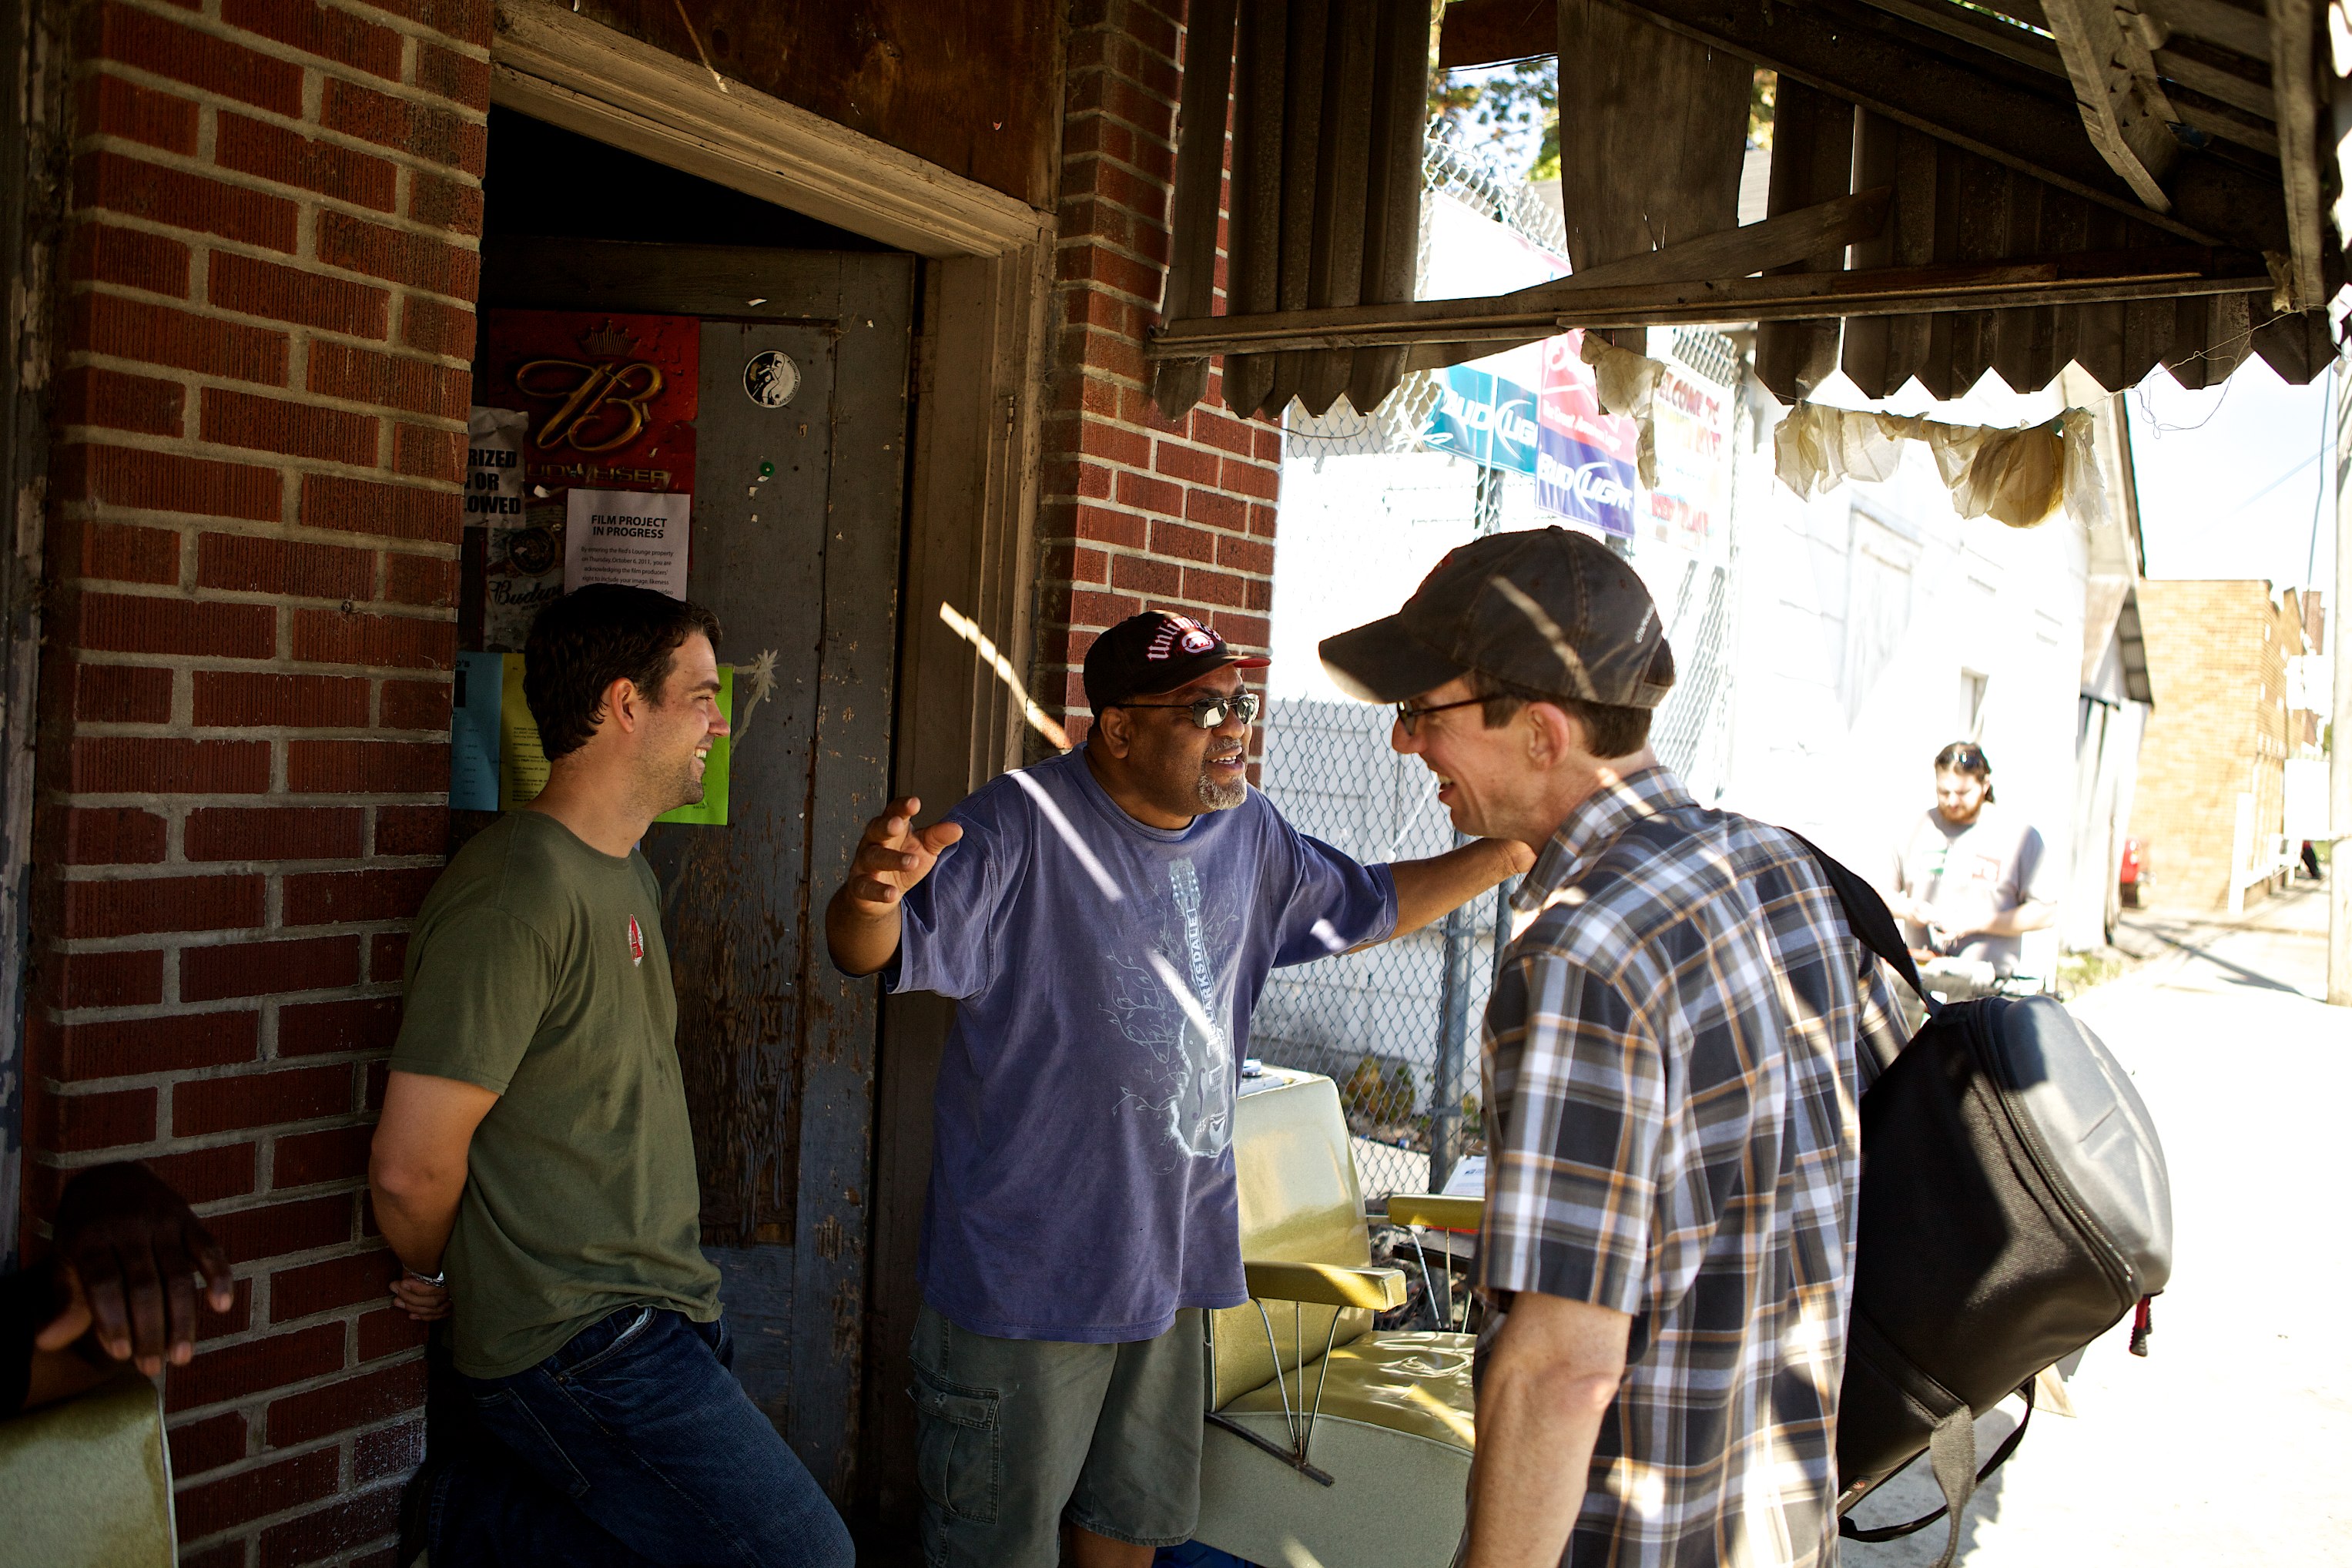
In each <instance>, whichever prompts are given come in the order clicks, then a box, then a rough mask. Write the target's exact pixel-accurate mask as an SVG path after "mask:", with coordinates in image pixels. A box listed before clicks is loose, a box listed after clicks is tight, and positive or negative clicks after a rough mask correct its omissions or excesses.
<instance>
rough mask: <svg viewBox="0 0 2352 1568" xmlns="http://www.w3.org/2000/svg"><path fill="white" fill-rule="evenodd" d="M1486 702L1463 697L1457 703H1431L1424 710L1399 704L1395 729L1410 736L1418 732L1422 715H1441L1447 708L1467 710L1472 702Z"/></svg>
mask: <svg viewBox="0 0 2352 1568" xmlns="http://www.w3.org/2000/svg"><path fill="white" fill-rule="evenodd" d="M1484 701H1486V699H1485V698H1483V697H1465V698H1464V699H1463V700H1461V701H1459V702H1433V703H1432V704H1430V705H1429V706H1428V707H1426V708H1415V707H1414V706H1413V705H1412V703H1410V702H1400V703H1398V704H1397V705H1396V715H1397V720H1396V721H1397V728H1398V729H1400V730H1402V731H1404V732H1405V733H1406V734H1407V735H1412V734H1414V733H1416V732H1417V731H1419V729H1420V727H1421V719H1422V715H1423V714H1424V713H1443V712H1444V711H1445V710H1447V709H1448V708H1467V707H1469V706H1470V705H1471V704H1472V703H1474V702H1484Z"/></svg>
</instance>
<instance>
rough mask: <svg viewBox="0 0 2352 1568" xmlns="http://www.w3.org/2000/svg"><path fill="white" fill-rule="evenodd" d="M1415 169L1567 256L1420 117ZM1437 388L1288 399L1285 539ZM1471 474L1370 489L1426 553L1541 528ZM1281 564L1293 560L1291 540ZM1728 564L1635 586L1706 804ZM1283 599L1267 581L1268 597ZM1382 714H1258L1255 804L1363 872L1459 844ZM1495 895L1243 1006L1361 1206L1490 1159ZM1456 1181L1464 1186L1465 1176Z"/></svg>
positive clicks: (1524, 205) (1500, 918) (1395, 443)
mask: <svg viewBox="0 0 2352 1568" xmlns="http://www.w3.org/2000/svg"><path fill="white" fill-rule="evenodd" d="M1422 171H1423V187H1424V189H1425V190H1426V191H1427V192H1428V193H1430V194H1431V195H1442V196H1446V197H1450V198H1453V199H1455V200H1459V201H1462V202H1464V203H1465V204H1467V205H1470V206H1472V207H1474V208H1475V209H1476V210H1478V211H1479V212H1480V213H1482V214H1484V215H1486V216H1491V217H1493V218H1495V219H1496V221H1497V222H1499V223H1502V224H1504V225H1505V226H1507V227H1509V228H1511V229H1512V230H1514V231H1515V232H1517V234H1518V235H1520V236H1521V237H1524V238H1526V239H1528V240H1529V241H1531V242H1533V243H1535V244H1537V245H1539V246H1542V247H1545V248H1547V249H1549V250H1550V251H1552V252H1553V253H1554V254H1561V255H1564V254H1565V252H1566V238H1565V236H1564V233H1563V231H1562V228H1561V224H1560V217H1559V211H1558V209H1557V208H1556V207H1554V206H1552V205H1549V204H1547V203H1546V202H1545V201H1544V200H1543V199H1542V198H1541V196H1540V195H1539V194H1538V192H1537V191H1536V189H1535V188H1534V187H1532V186H1530V185H1529V184H1527V183H1526V182H1525V181H1524V180H1521V179H1518V178H1517V177H1516V176H1514V175H1511V174H1507V172H1504V171H1500V170H1498V169H1496V167H1495V166H1494V165H1493V164H1492V163H1490V162H1489V161H1488V159H1487V156H1486V154H1485V153H1484V152H1483V150H1482V149H1480V148H1478V147H1475V146H1474V145H1471V144H1469V143H1467V142H1464V141H1463V140H1462V139H1461V138H1460V136H1459V134H1458V132H1456V131H1455V130H1454V127H1453V126H1452V125H1451V124H1450V122H1448V121H1444V120H1442V119H1441V120H1438V121H1433V123H1432V125H1431V127H1430V132H1429V136H1428V139H1427V141H1426V142H1425V143H1424V149H1423V163H1422ZM1427 211H1428V207H1427V205H1426V204H1424V206H1423V228H1422V240H1421V243H1422V256H1421V263H1420V271H1421V275H1422V276H1423V278H1424V279H1426V278H1427V277H1428V276H1429V273H1430V255H1429V247H1430V243H1431V227H1430V225H1429V222H1428V218H1427ZM1661 346H1662V347H1663V346H1664V345H1661ZM1671 352H1672V353H1673V354H1674V356H1675V358H1676V359H1677V360H1679V361H1680V362H1681V363H1683V364H1684V365H1685V367H1686V368H1688V369H1689V370H1691V371H1693V372H1694V373H1696V374H1699V375H1702V376H1705V377H1706V378H1707V379H1708V380H1710V381H1713V382H1716V383H1717V384H1721V385H1725V386H1733V385H1736V384H1738V378H1739V362H1740V356H1739V351H1738V346H1737V345H1736V344H1735V343H1734V342H1732V340H1731V339H1729V338H1727V337H1726V336H1724V335H1723V334H1722V333H1719V332H1715V331H1706V330H1705V329H1696V328H1694V329H1684V330H1681V331H1677V332H1676V333H1675V337H1674V341H1673V344H1672V348H1671ZM1437 395H1438V394H1437V383H1436V378H1435V376H1434V375H1433V374H1432V373H1429V372H1416V373H1414V374H1410V375H1408V376H1406V377H1405V378H1404V381H1403V382H1402V384H1400V385H1399V387H1398V388H1397V390H1396V391H1395V392H1394V393H1392V394H1391V395H1390V396H1389V397H1388V398H1387V399H1386V400H1385V401H1384V402H1383V403H1382V404H1381V407H1380V408H1379V409H1378V410H1377V411H1375V412H1374V413H1373V414H1371V415H1369V416H1367V415H1362V414H1359V413H1357V412H1356V411H1355V410H1353V409H1352V408H1350V407H1349V405H1348V403H1347V401H1346V400H1345V399H1344V398H1343V399H1341V400H1340V401H1339V402H1338V403H1336V404H1334V405H1332V407H1331V410H1330V411H1329V413H1328V414H1327V415H1325V416H1321V417H1319V418H1317V417H1311V416H1307V413H1306V412H1305V410H1304V409H1303V408H1301V407H1300V406H1299V405H1296V404H1293V405H1292V406H1291V408H1290V410H1289V412H1288V416H1287V418H1286V421H1285V431H1286V439H1285V445H1284V450H1285V454H1286V458H1289V459H1291V461H1290V462H1289V463H1286V470H1287V471H1286V476H1285V480H1284V483H1285V487H1286V489H1285V501H1286V506H1285V520H1284V527H1285V529H1286V531H1290V530H1292V529H1294V528H1295V527H1297V526H1301V525H1304V526H1309V527H1314V526H1320V527H1325V528H1340V527H1348V526H1349V520H1347V519H1345V518H1344V517H1336V516H1335V517H1326V516H1325V511H1326V510H1328V509H1324V508H1318V507H1314V506H1300V505H1297V504H1295V502H1296V501H1297V500H1304V499H1305V498H1295V497H1294V496H1293V495H1292V494H1291V492H1290V489H1289V487H1291V486H1292V485H1294V484H1300V485H1312V484H1314V483H1316V482H1317V477H1318V476H1320V475H1321V474H1322V473H1323V471H1324V468H1325V463H1326V461H1327V460H1331V459H1339V460H1342V461H1346V462H1357V461H1370V462H1375V463H1378V462H1382V461H1384V460H1386V461H1388V462H1391V463H1393V462H1395V461H1396V460H1397V458H1398V457H1399V455H1401V454H1405V453H1410V452H1412V451H1414V450H1415V449H1416V448H1417V447H1419V444H1420V439H1421V434H1422V431H1423V427H1424V426H1426V424H1427V422H1428V417H1429V415H1430V413H1431V411H1432V410H1433V407H1434V406H1435V405H1436V402H1437ZM1412 460H1413V461H1425V460H1426V459H1412ZM1475 473H1476V478H1475V480H1474V479H1472V478H1471V476H1470V474H1469V473H1467V472H1465V473H1464V474H1462V475H1461V482H1460V483H1459V485H1458V487H1457V486H1456V485H1455V484H1454V481H1453V480H1452V479H1447V480H1446V481H1445V482H1444V489H1433V488H1431V487H1430V486H1429V484H1428V482H1427V480H1428V478H1429V476H1426V475H1422V474H1420V473H1419V471H1418V470H1415V473H1414V475H1413V476H1412V477H1408V476H1407V475H1406V474H1405V473H1403V472H1402V470H1401V471H1400V472H1399V473H1397V474H1395V475H1393V476H1385V477H1384V479H1383V489H1384V490H1385V492H1386V493H1387V494H1389V495H1391V496H1395V495H1398V494H1400V493H1402V489H1410V490H1412V492H1413V493H1412V500H1411V501H1410V502H1409V503H1407V504H1408V505H1409V506H1410V508H1411V510H1412V515H1413V517H1414V519H1415V521H1414V523H1413V525H1412V526H1413V527H1414V529H1416V530H1420V531H1423V532H1422V533H1418V534H1416V544H1423V543H1425V544H1426V545H1428V546H1430V547H1433V548H1434V547H1438V546H1439V545H1440V544H1441V541H1440V540H1439V539H1438V538H1437V537H1436V535H1438V534H1441V533H1447V532H1450V533H1451V534H1452V535H1453V537H1451V538H1450V539H1446V540H1444V541H1443V543H1444V544H1454V543H1460V542H1466V541H1468V540H1470V539H1472V538H1475V537H1476V536H1478V535H1480V534H1483V533H1489V532H1495V531H1503V530H1514V529H1520V528H1534V527H1540V526H1542V525H1543V524H1544V523H1546V522H1549V521H1553V520H1551V519H1549V518H1547V517H1543V516H1540V515H1538V513H1537V510H1536V508H1535V495H1534V481H1533V480H1532V479H1530V478H1528V477H1527V476H1525V475H1521V474H1517V473H1511V472H1504V471H1500V470H1494V469H1481V470H1475ZM1391 479H1392V480H1393V481H1394V483H1393V484H1390V483H1389V482H1388V481H1389V480H1391ZM1400 487H1402V489H1400ZM1441 514H1442V515H1441ZM1457 525H1458V526H1457ZM1289 558H1290V559H1293V560H1297V559H1299V551H1298V547H1297V544H1294V546H1293V549H1292V552H1291V555H1290V557H1289ZM1639 564H1640V563H1638V562H1637V566H1638V565H1639ZM1732 569H1733V563H1732V558H1731V556H1730V555H1729V553H1728V552H1723V553H1720V554H1718V555H1717V556H1716V557H1715V558H1713V559H1709V560H1698V559H1692V560H1687V561H1685V562H1682V563H1678V564H1676V565H1675V566H1673V567H1672V568H1671V569H1669V570H1668V571H1666V572H1665V573H1664V574H1663V576H1664V580H1661V581H1653V582H1652V584H1651V586H1652V590H1653V592H1654V595H1656V597H1657V599H1658V607H1659V611H1660V613H1661V615H1662V616H1664V617H1665V619H1666V622H1667V635H1668V637H1669V638H1670V640H1671V641H1672V643H1673V646H1674V649H1675V660H1676V664H1677V675H1678V679H1676V682H1675V689H1674V691H1673V693H1672V695H1671V696H1670V697H1669V699H1668V700H1667V701H1666V703H1665V704H1664V706H1663V707H1661V708H1660V710H1658V713H1657V715H1656V718H1655V720H1654V723H1653V726H1652V743H1653V745H1654V748H1655V749H1656V751H1657V752H1658V756H1659V760H1660V761H1661V762H1663V763H1665V765H1666V766H1668V767H1670V768H1672V769H1674V770H1675V772H1676V773H1678V774H1680V775H1681V776H1682V777H1683V778H1684V779H1685V782H1686V783H1688V784H1691V785H1692V787H1693V789H1694V791H1695V792H1696V794H1697V795H1698V797H1699V798H1700V799H1701V800H1703V801H1704V800H1709V799H1712V798H1714V794H1715V792H1716V788H1717V784H1719V782H1720V779H1721V777H1722V773H1723V770H1724V764H1725V763H1726V762H1727V747H1728V736H1729V723H1728V714H1729V703H1730V686H1731V680H1730V670H1729V666H1728V663H1727V656H1728V650H1729V647H1730V646H1731V644H1730V636H1731V629H1732V628H1731V605H1732V604H1733V595H1732V593H1731V575H1732ZM1277 570H1278V569H1277ZM1645 575H1652V574H1648V573H1645ZM1282 592H1283V589H1282V586H1281V584H1279V583H1277V586H1276V595H1277V599H1279V598H1280V596H1281V595H1282ZM1333 629H1337V628H1333ZM1390 717H1391V716H1390V712H1389V710H1387V709H1385V708H1376V707H1372V706H1370V705H1368V704H1364V703H1360V702H1349V701H1337V700H1314V699H1307V698H1280V699H1276V700H1275V701H1273V702H1272V703H1270V704H1269V706H1268V708H1267V710H1266V714H1265V751H1264V752H1263V764H1262V768H1261V774H1260V776H1261V785H1262V787H1263V788H1264V790H1265V793H1266V795H1267V796H1268V797H1269V798H1271V799H1272V800H1273V801H1274V802H1275V804H1276V805H1277V806H1279V807H1280V808H1281V810H1282V812H1283V814H1284V815H1285V816H1287V817H1288V818H1289V819H1290V821H1291V822H1292V823H1293V824H1294V825H1295V826H1297V828H1298V829H1299V830H1300V831H1301V832H1303V833H1308V834H1312V835H1313V836H1315V837H1318V838H1321V839H1323V840H1325V841H1326V842H1328V843H1329V844H1331V845H1332V846H1334V847H1337V848H1339V849H1340V850H1342V851H1344V852H1346V853H1347V854H1349V856H1352V857H1353V858H1356V859H1358V860H1360V861H1364V862H1367V863H1370V862H1381V861H1391V860H1404V859H1415V858H1422V857H1425V856H1430V855H1436V854H1442V853H1444V851H1445V850H1447V849H1450V848H1452V847H1454V845H1456V844H1457V843H1460V842H1462V840H1461V837H1460V836H1459V835H1457V834H1456V833H1455V832H1454V827H1453V824H1452V823H1451V822H1450V821H1449V820H1448V818H1447V814H1446V812H1445V809H1444V807H1443V806H1441V805H1438V803H1437V795H1436V784H1435V780H1434V778H1433V775H1432V774H1431V773H1430V772H1429V769H1428V768H1427V767H1426V766H1425V765H1424V764H1423V763H1422V762H1421V760H1420V759H1419V758H1418V757H1405V756H1400V755H1398V754H1397V753H1396V752H1394V751H1392V750H1391V748H1390V745H1389V731H1390ZM1509 890H1510V889H1509V888H1508V887H1507V886H1506V887H1505V888H1502V889H1496V892H1494V893H1492V894H1490V895H1488V896H1486V898H1484V899H1481V900H1474V901H1473V902H1472V903H1471V904H1470V905H1468V906H1465V908H1463V909H1461V910H1455V911H1454V914H1452V915H1451V916H1449V917H1447V919H1445V920H1444V921H1440V922H1439V923H1437V924H1436V925H1433V926H1432V927H1430V928H1428V929H1427V930H1424V931H1418V932H1415V933H1413V934H1412V935H1410V936H1406V937H1402V938H1400V939H1398V940H1397V941H1394V942H1386V943H1383V944H1381V945H1380V946H1378V947H1373V948H1369V949H1367V950H1365V951H1363V952H1353V953H1348V954H1344V955H1341V956H1339V957H1337V958H1333V959H1329V960H1325V961H1321V962H1318V963H1311V964H1306V965H1302V966H1300V967H1298V968H1295V969H1284V970H1277V971H1276V972H1275V973H1274V975H1273V976H1272V978H1271V979H1270V981H1269V982H1268V984H1267V986H1266V989H1265V993H1264V994H1263V995H1262V996H1261V998H1260V1000H1259V1003H1258V1007H1257V1012H1256V1014H1255V1016H1254V1018H1253V1020H1252V1023H1251V1039H1252V1042H1253V1044H1252V1049H1253V1050H1254V1051H1255V1053H1256V1054H1257V1056H1258V1057H1259V1058H1261V1059H1263V1060H1265V1061H1267V1062H1271V1063H1274V1064H1276V1065H1278V1066H1282V1067H1289V1068H1301V1069H1303V1070H1306V1071H1309V1072H1319V1073H1325V1074H1328V1076H1329V1077H1330V1078H1332V1079H1334V1080H1335V1081H1336V1082H1337V1083H1338V1084H1339V1092H1340V1100H1341V1102H1342V1104H1343V1105H1344V1106H1345V1108H1346V1110H1347V1116H1348V1122H1349V1131H1351V1132H1352V1133H1353V1134H1354V1135H1355V1140H1356V1143H1355V1152H1356V1168H1357V1173H1358V1175H1359V1177H1360V1181H1361V1182H1362V1184H1363V1190H1364V1195H1365V1196H1366V1197H1367V1198H1370V1199H1372V1200H1375V1201H1378V1200H1380V1199H1382V1198H1384V1197H1385V1196H1386V1195H1387V1194H1390V1193H1393V1192H1423V1191H1432V1190H1435V1189H1438V1188H1441V1187H1443V1186H1444V1184H1445V1183H1446V1181H1447V1179H1448V1178H1449V1177H1450V1176H1452V1175H1453V1174H1454V1173H1455V1172H1456V1171H1457V1170H1459V1169H1460V1166H1461V1163H1462V1162H1463V1161H1464V1160H1465V1159H1475V1158H1478V1157H1481V1156H1483V1155H1484V1153H1485V1152H1486V1143H1485V1140H1484V1135H1483V1134H1484V1130H1483V1128H1482V1127H1481V1125H1480V1123H1479V1117H1478V1053H1479V1045H1478V1041H1479V1026H1480V1020H1481V1019H1482V1018H1483V1016H1484V1015H1485V1012H1486V999H1487V995H1488V993H1489V991H1490V990H1491V988H1492V984H1493V980H1494V975H1495V971H1496V963H1497V962H1498V961H1499V958H1500V955H1501V952H1502V950H1503V948H1504V947H1505V945H1506V944H1507V940H1508V936H1509V909H1508V902H1507V895H1508V893H1509ZM1463 1174H1464V1176H1465V1180H1466V1179H1467V1178H1468V1177H1469V1175H1470V1174H1471V1173H1469V1172H1464V1173H1463Z"/></svg>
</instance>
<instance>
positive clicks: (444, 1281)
mask: <svg viewBox="0 0 2352 1568" xmlns="http://www.w3.org/2000/svg"><path fill="white" fill-rule="evenodd" d="M400 1271H401V1273H403V1274H404V1275H406V1276H407V1277H408V1278H409V1279H414V1280H415V1281H416V1282H417V1283H418V1284H420V1285H430V1286H432V1287H433V1288H434V1289H436V1290H446V1289H448V1288H449V1271H448V1270H447V1269H446V1268H444V1269H443V1270H442V1271H441V1272H440V1273H438V1274H419V1273H418V1272H417V1271H416V1270H415V1269H414V1268H408V1267H407V1266H406V1265H403V1266H402V1268H401V1270H400Z"/></svg>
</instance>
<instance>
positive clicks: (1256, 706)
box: [1111, 691, 1265, 730]
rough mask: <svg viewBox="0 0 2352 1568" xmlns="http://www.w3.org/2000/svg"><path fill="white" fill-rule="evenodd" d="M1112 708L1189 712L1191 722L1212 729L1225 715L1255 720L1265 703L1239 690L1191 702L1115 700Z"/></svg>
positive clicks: (1254, 694)
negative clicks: (1236, 715) (1229, 694)
mask: <svg viewBox="0 0 2352 1568" xmlns="http://www.w3.org/2000/svg"><path fill="white" fill-rule="evenodd" d="M1111 706H1113V707H1114V708H1153V709H1160V710H1165V711H1167V712H1171V713H1190V714H1191V715H1192V722H1193V723H1195V724H1197V725H1199V726H1200V727H1201V728H1202V729H1203V730H1213V729H1215V728H1216V727H1217V726H1218V725H1220V724H1223V722H1224V721H1225V720H1226V719H1227V717H1229V716H1230V715H1232V714H1235V713H1238V714H1240V715H1241V721H1242V722H1243V723H1244V724H1255V723H1256V722H1257V716H1258V714H1259V713H1260V712H1261V711H1263V710H1264V709H1265V703H1264V702H1262V701H1260V700H1258V696H1257V694H1256V693H1255V692H1254V691H1244V692H1239V693H1237V694H1235V695H1234V696H1232V697H1203V698H1201V699H1200V700H1197V701H1193V702H1115V703H1113V704H1111Z"/></svg>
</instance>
